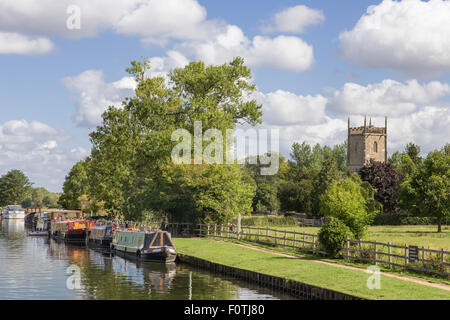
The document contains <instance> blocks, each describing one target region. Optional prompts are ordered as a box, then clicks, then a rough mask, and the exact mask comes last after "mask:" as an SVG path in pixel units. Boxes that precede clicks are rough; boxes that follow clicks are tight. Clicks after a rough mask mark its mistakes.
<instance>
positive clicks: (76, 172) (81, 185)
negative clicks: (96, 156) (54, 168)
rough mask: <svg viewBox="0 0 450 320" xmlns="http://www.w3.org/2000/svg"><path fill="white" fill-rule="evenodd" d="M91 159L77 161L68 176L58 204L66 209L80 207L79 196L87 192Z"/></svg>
mask: <svg viewBox="0 0 450 320" xmlns="http://www.w3.org/2000/svg"><path fill="white" fill-rule="evenodd" d="M88 164H89V160H85V161H79V162H77V163H76V164H75V165H74V166H73V167H72V169H71V170H70V172H69V174H68V175H67V176H66V179H65V181H64V185H63V193H62V195H61V196H60V197H59V199H58V202H57V203H58V204H59V205H60V206H62V207H63V208H64V209H70V210H77V209H80V202H79V200H78V199H79V197H80V196H82V195H83V194H86V193H87V189H88V172H87V166H88Z"/></svg>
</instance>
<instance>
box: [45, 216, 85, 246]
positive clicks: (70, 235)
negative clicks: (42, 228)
mask: <svg viewBox="0 0 450 320" xmlns="http://www.w3.org/2000/svg"><path fill="white" fill-rule="evenodd" d="M91 227H92V222H91V221H89V220H66V221H52V223H51V229H50V234H51V236H52V237H53V238H55V239H57V240H64V241H67V242H85V241H86V234H87V233H88V232H89V231H90V230H91Z"/></svg>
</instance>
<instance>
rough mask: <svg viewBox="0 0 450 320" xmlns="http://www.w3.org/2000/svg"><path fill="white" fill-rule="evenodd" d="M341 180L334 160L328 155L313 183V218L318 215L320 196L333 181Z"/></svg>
mask: <svg viewBox="0 0 450 320" xmlns="http://www.w3.org/2000/svg"><path fill="white" fill-rule="evenodd" d="M339 178H341V174H340V172H339V170H338V167H337V164H336V161H335V159H334V158H333V157H332V156H331V155H330V156H329V157H327V158H326V160H325V161H324V163H323V165H322V168H321V170H320V172H319V174H318V175H317V178H316V179H314V181H313V188H314V191H313V192H312V194H311V197H312V213H313V215H315V216H319V215H320V196H321V195H322V194H324V193H325V191H326V189H327V188H328V186H329V185H330V184H331V183H332V182H333V181H335V180H338V179H339Z"/></svg>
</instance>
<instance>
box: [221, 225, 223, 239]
mask: <svg viewBox="0 0 450 320" xmlns="http://www.w3.org/2000/svg"><path fill="white" fill-rule="evenodd" d="M220 237H221V238H222V237H223V224H221V225H220Z"/></svg>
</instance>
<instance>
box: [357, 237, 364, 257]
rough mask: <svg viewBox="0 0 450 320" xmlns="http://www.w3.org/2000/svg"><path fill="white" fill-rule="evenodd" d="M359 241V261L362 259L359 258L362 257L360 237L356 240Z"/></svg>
mask: <svg viewBox="0 0 450 320" xmlns="http://www.w3.org/2000/svg"><path fill="white" fill-rule="evenodd" d="M358 241H359V258H360V259H359V260H360V261H363V259H361V258H362V242H361V239H359V240H358Z"/></svg>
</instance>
